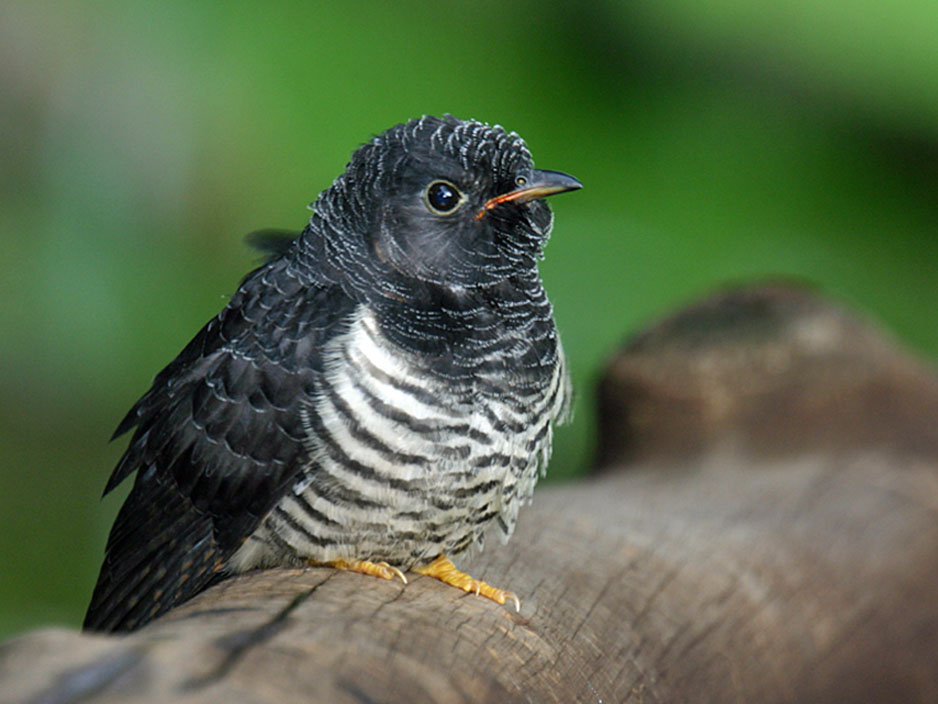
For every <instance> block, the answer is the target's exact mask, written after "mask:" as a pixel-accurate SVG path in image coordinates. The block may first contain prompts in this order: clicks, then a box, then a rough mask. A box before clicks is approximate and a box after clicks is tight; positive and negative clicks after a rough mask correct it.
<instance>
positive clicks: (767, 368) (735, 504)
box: [0, 287, 938, 704]
mask: <svg viewBox="0 0 938 704" xmlns="http://www.w3.org/2000/svg"><path fill="white" fill-rule="evenodd" d="M601 403H602V408H603V429H604V430H603V432H604V439H603V440H602V453H603V454H602V456H603V458H604V465H605V467H604V469H603V471H601V472H598V473H597V474H596V476H594V477H593V478H590V479H588V480H585V481H583V482H580V483H578V484H575V485H569V486H562V487H547V488H544V489H542V490H539V491H538V492H537V494H536V499H535V504H534V505H533V506H532V507H529V508H528V509H527V510H525V511H524V512H523V513H522V516H521V520H520V522H519V527H518V532H517V534H516V536H515V537H514V539H513V540H512V541H511V542H510V543H509V544H508V545H507V546H505V547H498V546H494V545H493V546H492V548H490V549H489V550H488V551H487V552H486V553H485V554H484V555H483V556H479V557H476V558H475V559H473V560H472V561H471V562H470V563H469V566H470V568H471V572H472V573H473V574H476V575H478V576H481V577H484V578H485V579H487V580H488V581H490V582H492V583H494V584H495V585H497V586H501V587H506V588H510V589H513V590H515V591H516V592H517V593H518V594H519V596H520V597H521V600H522V610H521V613H520V614H515V613H514V611H513V610H509V609H507V608H504V607H499V606H497V605H495V604H494V603H492V602H489V601H485V600H483V599H480V598H478V597H475V596H473V595H464V594H462V593H460V592H458V591H456V590H454V589H452V588H449V587H446V586H444V585H442V584H440V583H439V582H436V581H434V580H431V579H428V578H424V577H418V576H416V575H409V576H410V577H411V583H410V584H409V585H408V586H406V587H405V586H404V585H402V584H400V583H394V582H386V581H381V580H377V579H373V578H369V577H364V576H361V575H355V574H348V573H340V572H335V571H332V570H325V569H310V570H305V571H304V570H271V571H268V572H263V573H256V574H250V575H246V576H243V577H240V578H238V579H233V580H230V581H228V582H225V583H223V584H221V585H219V586H217V587H215V588H213V589H211V590H210V591H208V592H206V593H205V594H203V595H201V596H200V597H197V598H196V599H194V600H193V601H191V602H189V603H188V604H185V605H183V606H182V607H180V608H179V609H177V610H175V611H174V612H172V613H170V614H169V615H168V616H166V617H165V618H163V619H161V620H159V621H157V622H155V623H153V624H151V625H150V626H148V627H147V628H145V629H143V630H142V631H139V632H138V633H135V634H132V635H130V636H126V637H103V636H91V635H83V634H79V633H77V632H74V631H67V630H46V631H38V632H35V633H31V634H27V635H25V636H22V637H20V638H17V639H14V640H12V641H9V642H8V643H6V644H5V645H3V646H2V647H0V682H2V683H3V684H2V687H0V701H10V702H14V701H15V702H20V701H34V702H44V703H52V702H78V701H83V702H84V701H93V702H165V701H206V702H208V701H226V702H230V703H232V704H233V703H235V702H276V703H277V704H286V703H288V702H423V701H432V702H514V701H521V702H581V701H582V702H605V703H608V702H622V701H633V702H681V701H690V702H733V701H759V702H833V701H837V702H846V701H875V702H918V701H921V702H925V701H938V559H936V558H938V441H936V433H938V379H936V377H935V375H934V374H933V372H932V371H931V370H929V369H927V368H925V367H923V366H922V365H921V364H919V363H917V362H915V361H914V360H911V359H910V358H908V357H907V356H905V355H902V354H900V353H898V352H896V351H895V350H894V348H893V347H892V345H891V344H890V343H888V342H887V341H885V340H884V339H882V338H881V337H880V336H878V335H877V334H875V333H873V332H872V331H871V330H869V329H868V328H867V327H865V326H863V325H861V324H860V323H858V322H857V321H855V320H853V319H851V318H850V317H849V316H847V315H845V314H844V313H842V312H840V311H839V310H838V309H836V308H834V307H831V306H829V305H828V304H823V303H821V302H819V301H818V300H817V299H815V298H813V297H812V296H810V295H808V294H806V293H804V292H803V291H798V290H793V289H790V288H785V287H766V288H760V289H755V290H753V289H750V290H746V291H735V292H730V293H728V294H724V295H721V296H718V297H716V298H714V299H711V300H710V301H707V302H704V303H703V304H701V305H698V306H695V307H694V308H691V309H689V310H688V311H685V312H684V313H682V314H680V315H679V316H677V317H675V318H672V319H669V320H667V321H665V322H664V323H662V324H661V325H660V326H658V327H657V328H655V329H652V330H651V331H649V332H647V333H645V334H643V335H642V336H640V337H639V338H637V339H636V340H635V341H634V342H633V343H631V344H630V345H629V346H627V347H626V348H625V349H624V350H623V352H622V353H621V354H620V355H619V356H618V357H617V359H616V360H615V361H614V362H613V364H612V365H611V367H610V372H609V374H608V375H607V378H606V380H605V381H604V382H603V385H602V393H601Z"/></svg>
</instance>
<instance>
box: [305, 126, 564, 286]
mask: <svg viewBox="0 0 938 704" xmlns="http://www.w3.org/2000/svg"><path fill="white" fill-rule="evenodd" d="M580 187H581V184H580V182H579V181H577V180H576V179H575V178H573V177H571V176H568V175H566V174H563V173H560V172H556V171H543V170H539V169H535V168H534V165H533V161H532V159H531V154H530V152H529V151H528V149H527V146H526V145H525V143H524V141H523V140H522V139H521V138H520V137H519V136H518V135H516V134H515V133H513V132H506V131H505V130H504V129H502V128H501V127H499V126H495V127H491V126H489V125H486V124H483V123H481V122H474V121H463V120H457V119H456V118H453V117H450V116H446V117H445V118H443V119H440V118H436V117H426V116H425V117H422V118H420V119H417V120H411V121H410V122H407V123H404V124H400V125H397V126H395V127H392V128H391V129H389V130H387V131H386V132H384V133H383V134H381V135H379V136H377V137H375V138H374V139H373V140H371V141H370V142H368V143H367V144H365V145H363V146H362V147H360V148H359V149H358V150H357V151H356V152H355V154H354V155H353V156H352V159H351V161H350V162H349V164H348V166H347V167H346V170H345V173H344V174H342V176H340V177H339V178H338V179H336V181H335V183H334V184H333V185H332V186H331V187H330V188H329V189H327V190H326V191H324V192H323V193H322V195H321V196H320V198H319V200H318V201H317V202H316V204H315V211H316V215H315V216H314V218H313V225H314V229H318V230H319V231H320V232H322V233H325V234H324V237H325V240H326V241H325V242H324V244H325V248H326V252H325V253H326V254H327V255H329V256H331V257H335V258H336V260H337V261H339V262H340V265H339V266H340V267H342V268H347V267H353V268H354V267H364V268H366V269H368V270H369V272H370V273H372V274H377V275H379V276H380V275H381V274H382V273H386V274H391V275H393V276H395V277H403V278H404V279H411V280H416V281H419V282H426V283H432V284H438V285H443V286H458V287H465V288H471V287H477V286H485V285H491V284H494V283H497V282H499V281H503V280H504V279H506V278H508V277H509V276H512V275H516V274H519V273H523V272H525V271H528V270H530V269H533V268H534V267H535V266H536V261H537V258H538V257H539V256H540V254H541V251H542V249H543V247H544V245H545V243H546V241H547V239H548V237H549V235H550V230H551V225H552V221H553V216H552V214H551V211H550V208H549V207H548V205H547V204H546V203H545V202H543V200H541V199H542V198H544V197H546V196H549V195H552V194H554V193H562V192H564V191H569V190H573V189H576V188H580ZM317 220H318V221H319V222H318V225H319V227H315V226H316V224H317V222H316V221H317ZM342 262H344V264H342Z"/></svg>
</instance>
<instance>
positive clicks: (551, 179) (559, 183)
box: [476, 169, 583, 220]
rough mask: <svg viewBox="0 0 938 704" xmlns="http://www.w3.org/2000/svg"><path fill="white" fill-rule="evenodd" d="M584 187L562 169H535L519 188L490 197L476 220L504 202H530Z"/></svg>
mask: <svg viewBox="0 0 938 704" xmlns="http://www.w3.org/2000/svg"><path fill="white" fill-rule="evenodd" d="M578 188H583V184H582V183H580V182H579V181H577V180H576V179H575V178H573V176H570V175H569V174H565V173H563V172H561V171H547V170H544V169H534V170H533V171H532V172H531V178H530V179H529V180H528V181H527V182H526V183H525V184H524V185H522V186H520V187H519V188H516V189H515V190H513V191H508V193H502V194H501V195H500V196H495V197H494V198H490V199H489V200H488V201H487V202H486V204H485V205H484V206H482V210H480V211H479V214H478V215H477V216H476V220H478V219H479V218H481V217H482V216H483V215H485V213H486V211H488V210H491V209H492V208H494V207H495V206H496V205H501V204H502V203H518V204H519V205H520V204H521V203H528V202H530V201H532V200H537V199H538V198H546V197H547V196H552V195H554V194H555V193H564V192H566V191H575V190H577V189H578Z"/></svg>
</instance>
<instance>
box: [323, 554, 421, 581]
mask: <svg viewBox="0 0 938 704" xmlns="http://www.w3.org/2000/svg"><path fill="white" fill-rule="evenodd" d="M317 564H322V563H317ZM324 564H326V565H328V566H329V567H335V568H336V569H337V570H347V571H349V572H361V573H362V574H370V575H371V576H372V577H381V579H394V578H395V577H400V578H401V581H402V582H403V583H404V584H407V577H405V576H404V573H403V572H401V571H400V570H399V569H397V567H395V566H394V565H389V564H388V563H387V562H369V561H368V560H333V561H332V562H326V563H324Z"/></svg>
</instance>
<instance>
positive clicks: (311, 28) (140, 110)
mask: <svg viewBox="0 0 938 704" xmlns="http://www.w3.org/2000/svg"><path fill="white" fill-rule="evenodd" d="M936 36H938V6H936V5H935V4H934V3H933V2H927V1H925V0H919V1H918V2H914V1H913V2H906V3H901V4H899V5H895V4H893V5H890V4H882V3H874V2H871V1H869V0H867V1H865V2H862V1H861V2H846V1H845V0H831V2H827V3H815V2H808V1H807V0H793V1H792V2H789V3H781V4H779V3H776V4H774V5H771V4H769V5H766V4H761V5H754V4H752V3H743V2H740V1H739V0H715V1H713V2H708V3H690V2H677V1H676V0H656V2H635V1H631V2H611V1H609V2H598V3H593V4H590V5H589V6H579V5H578V4H576V3H562V2H533V1H531V0H524V1H522V2H516V3H503V2H494V1H493V0H481V1H477V2H473V3H419V2H412V1H402V2H397V3H376V2H372V3H369V2H350V3H328V4H327V3H309V2H306V3H299V2H269V3H242V2H233V3H206V2H189V3H183V2H168V3H144V2H140V1H139V0H130V1H126V0H125V1H124V2H97V3H90V2H89V3H84V4H82V3H72V4H69V3H26V2H21V3H17V2H7V3H4V4H3V5H2V7H0V125H2V127H0V232H2V235H0V236H2V251H3V256H2V257H0V294H2V295H0V329H2V340H3V342H2V344H0V409H2V410H0V419H2V425H0V516H2V526H3V531H2V534H0V546H2V555H3V565H2V568H0V635H8V634H10V633H13V632H16V631H18V630H21V629H23V628H26V627H29V626H34V625H39V624H49V623H65V624H71V625H75V624H77V623H79V621H80V618H81V615H82V612H83V609H84V607H85V604H86V603H87V600H88V597H89V595H90V590H91V586H92V584H93V580H94V578H95V576H96V573H97V569H98V566H99V562H100V558H101V555H102V550H103V545H104V541H105V537H106V533H107V529H108V527H109V525H110V522H111V520H112V519H113V516H114V514H115V513H116V511H117V508H118V506H119V503H120V500H121V497H120V496H118V497H111V498H108V500H107V501H105V502H104V503H103V504H99V503H98V496H99V494H100V490H101V489H102V487H103V486H104V483H105V480H106V477H107V475H108V473H109V472H110V470H111V468H112V466H113V465H114V463H115V462H116V460H117V458H118V456H119V454H120V451H121V448H122V447H123V446H124V444H125V442H126V440H119V441H117V442H115V443H114V444H113V445H108V444H107V443H106V440H107V437H108V435H109V433H110V431H111V430H112V429H113V428H114V427H115V426H116V424H117V421H118V420H119V419H120V417H121V415H122V413H123V412H124V411H126V409H127V408H128V407H129V406H130V405H131V404H132V402H133V401H134V400H135V399H136V398H137V397H138V396H139V395H140V394H141V393H143V391H145V390H146V388H147V386H148V384H149V382H150V379H151V378H152V376H153V375H154V374H155V373H156V372H157V371H158V370H159V369H160V368H161V367H162V365H164V364H165V363H167V362H168V361H169V360H170V359H171V358H172V357H173V356H174V355H175V354H176V352H178V351H179V349H180V348H181V347H182V345H183V344H184V343H185V342H186V341H187V340H188V339H189V338H190V337H191V336H192V335H193V334H194V333H195V332H196V331H197V329H198V328H199V326H200V325H201V324H202V323H203V322H204V321H205V320H206V319H208V318H209V317H210V316H211V315H213V314H214V313H215V312H216V311H217V310H218V309H219V308H220V307H221V305H222V304H223V303H224V301H225V300H226V297H227V296H228V295H230V293H231V292H232V290H233V289H234V287H235V286H236V284H237V282H238V280H239V279H240V277H241V276H242V274H243V273H244V272H245V271H246V270H247V269H248V268H249V267H251V266H252V265H253V264H254V263H255V261H256V257H255V255H254V254H253V253H252V252H250V251H249V250H248V249H247V248H246V247H245V246H244V245H243V244H242V236H243V235H244V234H245V233H247V232H249V231H251V230H254V229H257V228H259V227H266V226H272V227H295V228H297V229H299V228H300V227H302V225H303V223H304V222H305V220H306V218H307V216H308V213H307V212H306V211H305V206H306V204H307V203H308V202H310V201H311V200H313V199H314V198H315V196H316V194H317V192H318V191H319V190H321V189H322V188H324V187H326V186H327V185H328V184H329V183H330V182H331V180H332V179H333V178H334V177H335V176H336V175H337V174H338V173H339V172H340V171H341V170H342V167H343V165H344V163H345V160H346V158H347V157H348V155H349V153H350V152H351V151H352V149H353V148H354V147H355V146H357V145H358V144H359V143H361V142H362V141H365V140H366V139H368V138H369V137H370V135H372V134H374V133H377V132H380V131H382V130H383V129H385V128H386V127H388V126H390V125H392V124H394V123H396V122H400V121H402V120H406V119H407V118H410V117H412V116H416V115H420V114H423V113H431V114H440V113H443V112H452V113H453V114H455V115H457V116H462V117H476V118H479V119H483V120H487V121H491V122H498V123H500V124H503V125H505V126H506V127H508V128H510V129H514V130H517V131H518V132H519V133H520V134H522V135H523V136H524V137H525V138H526V139H527V141H528V144H529V146H530V147H531V149H532V151H533V153H534V155H535V157H536V159H537V162H538V165H539V166H541V167H545V168H555V169H562V170H565V171H569V172H570V173H572V174H574V175H576V176H577V177H579V178H580V179H581V180H582V181H583V183H584V184H585V185H586V188H584V190H583V191H581V192H578V193H576V194H573V195H568V196H563V197H560V198H558V199H556V200H555V201H553V206H554V210H555V212H556V214H557V220H556V222H557V225H556V230H555V235H554V238H553V241H552V242H551V245H550V247H549V248H548V257H547V260H546V261H545V263H544V265H543V274H544V278H545V280H546V282H547V286H548V289H549V291H550V294H551V297H552V299H553V300H554V301H555V305H556V312H557V318H558V321H559V323H560V327H561V330H562V333H563V336H564V341H565V345H566V348H567V352H568V354H569V356H570V357H571V359H572V366H573V372H574V375H575V381H576V383H577V388H578V391H579V401H578V405H577V414H578V415H577V422H576V424H575V425H574V426H573V427H572V428H569V429H565V430H562V431H561V432H560V433H559V436H558V447H557V450H556V455H555V461H554V462H553V464H552V467H551V473H552V476H553V477H555V478H556V477H569V476H572V475H575V474H577V473H581V472H582V471H583V470H584V469H585V467H586V465H587V463H588V458H589V451H590V445H591V441H590V434H591V432H592V417H591V416H592V412H593V411H592V407H591V403H590V399H591V397H592V390H593V385H594V383H595V380H596V376H597V374H598V370H599V369H600V367H601V364H602V362H603V360H604V359H605V358H607V357H608V355H609V354H610V353H611V351H612V350H613V349H614V348H615V346H616V344H617V343H618V342H620V341H621V340H623V339H624V337H625V336H626V334H627V333H628V332H629V331H634V330H635V329H636V328H637V327H638V326H640V325H641V324H643V323H644V322H646V321H648V320H649V319H650V318H652V317H654V316H656V315H658V314H661V313H663V312H664V311H667V310H668V309H670V308H672V307H674V306H676V305H679V304H680V303H682V302H684V301H687V300H688V299H690V298H692V297H694V296H697V295H699V294H701V293H703V292H705V291H707V290H708V289H711V288H713V287H714V286H716V285H718V284H720V283H721V282H725V281H727V280H733V279H741V278H750V277H755V276H764V275H784V276H794V277H799V278H805V279H808V280H810V281H814V282H816V283H817V284H818V285H820V286H821V287H822V288H823V289H824V290H825V291H827V292H829V293H830V294H832V295H834V296H835V297H838V298H841V299H843V300H846V301H847V302H849V303H850V304H852V305H854V306H855V307H857V308H859V309H861V310H863V311H865V312H867V313H868V314H869V315H871V316H872V317H874V318H876V319H879V320H880V321H882V322H883V323H884V324H885V325H886V326H887V327H888V328H890V329H892V330H893V331H894V332H895V333H896V334H897V335H898V336H899V337H901V338H902V339H904V340H905V341H906V342H907V343H908V344H909V345H910V346H912V347H913V348H914V349H917V350H919V351H920V352H922V353H924V354H926V355H933V354H934V353H935V352H936V351H938V325H936V321H938V273H936V264H938V238H936V220H938V198H936V196H938V42H935V40H934V38H935V37H936ZM125 491H126V490H125ZM118 493H120V492H118Z"/></svg>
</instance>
